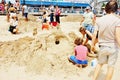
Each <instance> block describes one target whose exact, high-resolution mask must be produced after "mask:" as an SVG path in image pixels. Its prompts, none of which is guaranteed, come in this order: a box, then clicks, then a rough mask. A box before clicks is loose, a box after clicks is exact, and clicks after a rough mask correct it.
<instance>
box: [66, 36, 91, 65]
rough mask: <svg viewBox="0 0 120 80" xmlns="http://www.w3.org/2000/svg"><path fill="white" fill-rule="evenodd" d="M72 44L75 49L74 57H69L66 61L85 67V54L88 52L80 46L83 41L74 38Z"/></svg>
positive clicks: (86, 62)
mask: <svg viewBox="0 0 120 80" xmlns="http://www.w3.org/2000/svg"><path fill="white" fill-rule="evenodd" d="M74 43H75V44H76V47H75V48H74V53H75V55H72V56H70V57H69V58H68V59H69V61H71V62H72V63H74V64H78V65H79V64H80V65H82V66H83V65H87V64H88V60H87V54H88V52H89V50H88V48H87V47H86V46H84V45H82V43H83V40H82V39H81V38H76V39H75V41H74Z"/></svg>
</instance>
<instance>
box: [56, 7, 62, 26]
mask: <svg viewBox="0 0 120 80" xmlns="http://www.w3.org/2000/svg"><path fill="white" fill-rule="evenodd" d="M60 14H61V10H60V9H59V7H58V6H56V8H55V20H56V22H57V23H59V24H60Z"/></svg>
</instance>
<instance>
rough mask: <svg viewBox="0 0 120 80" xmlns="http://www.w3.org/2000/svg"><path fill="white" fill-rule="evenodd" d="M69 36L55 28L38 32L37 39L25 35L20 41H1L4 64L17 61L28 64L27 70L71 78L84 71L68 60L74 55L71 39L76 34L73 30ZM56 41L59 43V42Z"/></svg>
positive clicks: (22, 64) (0, 46)
mask: <svg viewBox="0 0 120 80" xmlns="http://www.w3.org/2000/svg"><path fill="white" fill-rule="evenodd" d="M71 35H72V36H71ZM68 36H69V38H68V37H67V36H66V35H64V34H63V33H62V32H61V31H54V32H53V33H50V34H42V35H37V37H35V38H31V37H24V38H21V39H18V40H16V41H8V42H1V43H0V58H1V61H0V63H1V64H8V63H15V64H16V65H19V66H25V67H26V68H25V70H26V71H27V72H32V73H36V74H39V75H48V76H52V77H55V78H58V77H59V78H60V79H65V80H68V79H66V78H70V76H72V75H74V74H76V71H78V70H80V69H79V68H78V67H76V66H74V65H72V64H71V63H69V62H68V59H67V57H68V55H72V54H74V52H73V48H74V45H73V43H72V42H71V40H73V38H74V37H76V35H75V34H74V33H70V35H68ZM69 39H71V40H69ZM56 40H57V41H59V43H57V44H56V43H55V41H56ZM9 66H11V64H8V67H9ZM8 67H6V68H8ZM66 73H67V75H65V74H66ZM58 74H59V75H58ZM68 75H69V76H68ZM60 79H59V80H60ZM54 80H55V79H54Z"/></svg>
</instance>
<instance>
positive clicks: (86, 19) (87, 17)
mask: <svg viewBox="0 0 120 80" xmlns="http://www.w3.org/2000/svg"><path fill="white" fill-rule="evenodd" d="M95 19H96V18H95V15H94V14H93V12H92V11H91V8H90V7H89V6H87V7H86V9H85V12H84V14H83V18H82V20H81V22H80V25H82V27H84V28H85V29H86V30H87V31H89V32H90V33H93V32H94V24H95Z"/></svg>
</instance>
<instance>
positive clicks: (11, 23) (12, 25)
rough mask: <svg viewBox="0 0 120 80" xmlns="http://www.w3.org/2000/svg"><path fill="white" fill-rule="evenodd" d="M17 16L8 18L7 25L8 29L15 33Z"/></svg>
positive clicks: (16, 30)
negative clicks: (8, 24)
mask: <svg viewBox="0 0 120 80" xmlns="http://www.w3.org/2000/svg"><path fill="white" fill-rule="evenodd" d="M17 25H18V18H17V16H13V17H12V19H11V20H10V27H9V31H10V32H11V33H13V34H16V33H17V32H18V28H17Z"/></svg>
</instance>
